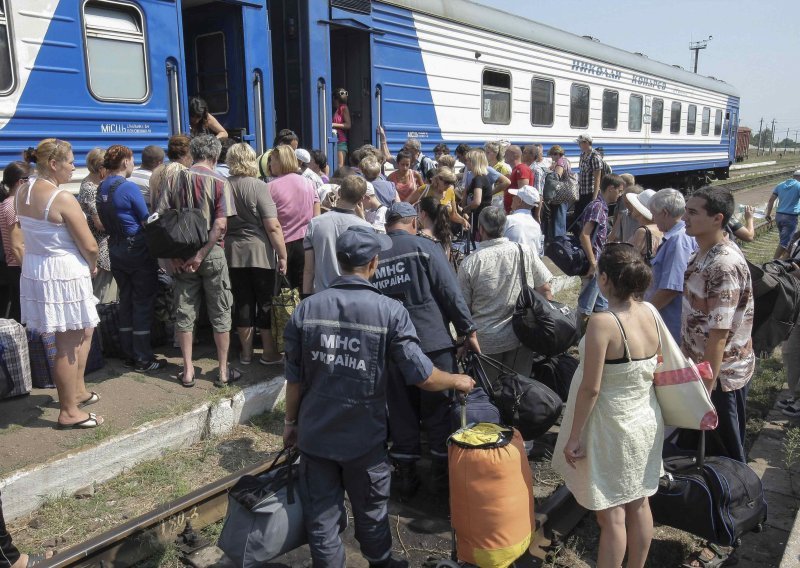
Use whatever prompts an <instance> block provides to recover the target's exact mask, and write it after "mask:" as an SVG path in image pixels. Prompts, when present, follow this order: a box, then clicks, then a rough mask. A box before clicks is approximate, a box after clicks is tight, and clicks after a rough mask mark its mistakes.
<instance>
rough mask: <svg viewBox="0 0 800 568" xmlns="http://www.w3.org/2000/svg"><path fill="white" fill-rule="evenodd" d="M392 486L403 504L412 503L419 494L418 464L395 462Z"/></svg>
mask: <svg viewBox="0 0 800 568" xmlns="http://www.w3.org/2000/svg"><path fill="white" fill-rule="evenodd" d="M392 485H393V486H394V488H395V490H396V491H397V498H398V500H399V501H400V502H401V503H405V502H407V501H410V500H411V499H412V498H413V497H414V495H416V494H417V490H418V489H419V485H420V480H419V475H417V464H416V463H414V462H395V463H394V472H393V473H392Z"/></svg>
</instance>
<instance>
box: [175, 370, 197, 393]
mask: <svg viewBox="0 0 800 568" xmlns="http://www.w3.org/2000/svg"><path fill="white" fill-rule="evenodd" d="M185 376H186V373H185V371H183V370H181V371H178V382H179V383H180V384H181V386H182V387H184V388H187V389H190V388H192V387H193V386H194V384H195V380H194V377H192V380H191V381H189V382H188V383H186V382H184V381H183V377H185Z"/></svg>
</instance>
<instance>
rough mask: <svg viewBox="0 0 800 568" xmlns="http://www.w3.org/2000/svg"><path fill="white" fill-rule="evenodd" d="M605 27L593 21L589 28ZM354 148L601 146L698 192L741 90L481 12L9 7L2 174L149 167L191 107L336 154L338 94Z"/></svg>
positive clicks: (613, 156) (329, 1) (717, 165)
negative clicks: (106, 149) (25, 168)
mask: <svg viewBox="0 0 800 568" xmlns="http://www.w3.org/2000/svg"><path fill="white" fill-rule="evenodd" d="M589 27H590V25H589V24H588V23H587V28H589ZM338 87H344V88H346V89H347V90H348V91H349V93H350V99H349V107H350V111H351V116H352V121H353V128H352V130H351V132H350V148H351V149H352V148H354V147H356V146H359V145H361V144H364V143H368V142H373V143H374V142H375V128H376V126H377V125H379V124H380V125H382V126H383V127H384V129H385V131H386V133H387V137H388V139H389V143H390V147H391V148H392V150H397V149H399V147H400V146H401V145H402V143H403V141H405V139H406V138H407V137H409V136H411V137H418V138H419V139H420V141H421V142H422V143H423V149H424V150H425V151H428V152H430V151H431V150H432V148H433V146H434V145H436V144H438V143H440V142H446V143H448V144H449V145H450V146H451V147H453V146H455V145H456V144H458V143H461V142H465V143H469V144H475V145H477V144H481V143H483V142H484V141H485V140H488V139H497V138H502V139H505V140H509V141H511V142H513V143H517V144H526V143H533V142H537V143H542V144H543V145H544V146H545V147H548V146H550V145H552V144H560V145H562V146H563V147H564V149H565V150H566V152H567V156H568V157H570V158H571V159H572V160H573V162H574V163H575V165H577V156H578V153H579V151H578V149H577V145H576V143H575V137H576V136H577V135H578V134H581V133H588V134H589V135H591V136H592V137H593V138H594V139H595V145H596V146H597V145H602V146H603V147H604V149H605V154H606V160H607V161H608V163H609V164H610V165H611V166H612V167H613V168H614V170H615V171H616V172H630V173H633V174H635V175H637V176H647V178H646V180H647V181H649V182H650V184H651V185H653V186H657V185H665V184H672V185H676V186H682V187H692V186H696V185H699V184H701V183H704V182H705V180H706V179H707V178H708V177H710V176H716V177H726V176H727V173H728V167H729V166H730V164H731V163H732V162H733V161H734V151H735V143H736V136H735V133H736V128H737V125H738V120H737V119H738V113H739V98H738V96H737V93H736V91H735V89H733V88H732V87H731V86H730V85H728V84H727V83H725V82H723V81H720V80H717V79H714V78H710V77H703V76H700V75H696V74H693V73H689V72H687V71H685V70H683V69H681V68H678V67H675V66H670V65H666V64H663V63H658V62H656V61H654V60H652V59H649V58H648V57H646V56H644V55H641V54H634V53H629V52H626V51H623V50H619V49H616V48H613V47H609V46H607V45H603V44H601V43H599V42H597V41H596V40H593V39H592V38H587V37H579V36H575V35H572V34H569V33H566V32H563V31H560V30H557V29H555V28H552V27H549V26H545V25H542V24H538V23H536V22H533V21H530V20H526V19H524V18H521V17H519V16H517V15H512V14H507V13H504V12H501V11H498V10H496V9H493V8H490V7H486V6H483V5H478V4H475V3H474V2H471V1H469V0H374V1H370V0H0V165H2V164H4V163H7V162H8V161H10V160H13V159H17V158H18V157H19V155H20V151H21V150H22V149H23V148H25V147H27V146H30V145H34V144H35V143H36V142H37V141H38V140H40V139H41V138H44V137H48V136H55V137H58V138H63V139H66V140H69V141H70V142H72V143H73V145H74V147H75V154H76V158H77V159H78V162H79V163H81V161H82V159H83V157H84V156H85V154H86V152H87V151H88V150H89V149H91V148H92V147H95V146H108V145H110V144H114V143H123V144H127V145H129V146H131V147H132V148H134V150H135V151H136V152H137V153H138V152H139V151H141V149H142V148H143V147H144V146H146V145H148V144H161V145H163V144H164V143H165V141H166V138H167V137H168V136H169V135H170V134H172V133H176V132H181V131H186V130H188V116H187V111H186V107H187V105H186V101H187V100H188V98H189V97H191V96H194V95H199V96H202V97H203V98H205V99H206V100H207V102H208V103H209V106H210V109H211V111H212V113H213V114H214V115H215V116H216V117H217V119H218V120H219V121H220V122H221V123H222V124H223V125H224V126H225V127H226V128H227V129H228V130H229V132H231V133H232V134H233V135H234V136H237V137H239V138H241V139H243V140H246V141H248V142H250V143H251V144H252V145H253V146H254V147H256V149H257V150H263V149H264V148H266V147H267V146H268V145H269V144H271V142H272V138H273V136H274V134H275V132H276V131H277V130H279V129H281V128H291V129H293V130H294V131H295V132H297V133H298V135H299V136H300V138H301V140H302V144H303V146H305V147H309V148H311V147H314V148H323V149H325V150H326V151H327V153H328V154H329V155H330V153H331V152H332V150H333V144H334V143H335V138H334V137H333V136H332V133H331V128H330V122H331V116H332V108H331V93H332V91H333V89H334V88H338Z"/></svg>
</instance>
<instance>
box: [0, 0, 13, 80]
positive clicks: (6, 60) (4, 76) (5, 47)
mask: <svg viewBox="0 0 800 568" xmlns="http://www.w3.org/2000/svg"><path fill="white" fill-rule="evenodd" d="M11 45H12V43H11V31H10V26H9V22H8V16H7V15H6V2H5V0H0V95H5V94H8V93H10V92H11V91H13V90H14V54H13V52H12V49H11Z"/></svg>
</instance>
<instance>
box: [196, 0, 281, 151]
mask: <svg viewBox="0 0 800 568" xmlns="http://www.w3.org/2000/svg"><path fill="white" fill-rule="evenodd" d="M263 2H264V0H255V1H254V0H225V1H219V0H182V2H181V6H182V17H183V44H184V51H185V62H186V89H187V93H188V96H189V97H193V96H197V97H201V98H203V99H204V100H205V101H206V103H208V107H209V112H210V113H211V114H213V115H214V117H215V118H216V119H217V120H218V121H219V122H220V124H222V126H224V127H225V129H226V130H227V131H228V134H229V135H230V136H232V137H234V138H236V139H239V140H243V141H247V142H250V143H251V144H252V145H253V146H255V147H256V149H257V150H259V151H261V150H263V149H264V147H265V139H266V136H267V131H266V124H265V121H264V109H265V108H271V101H272V99H271V96H268V94H267V93H265V91H266V90H265V89H264V74H265V72H266V71H268V70H269V63H270V62H269V40H268V38H269V36H268V30H267V28H266V6H265V5H264V4H263Z"/></svg>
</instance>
